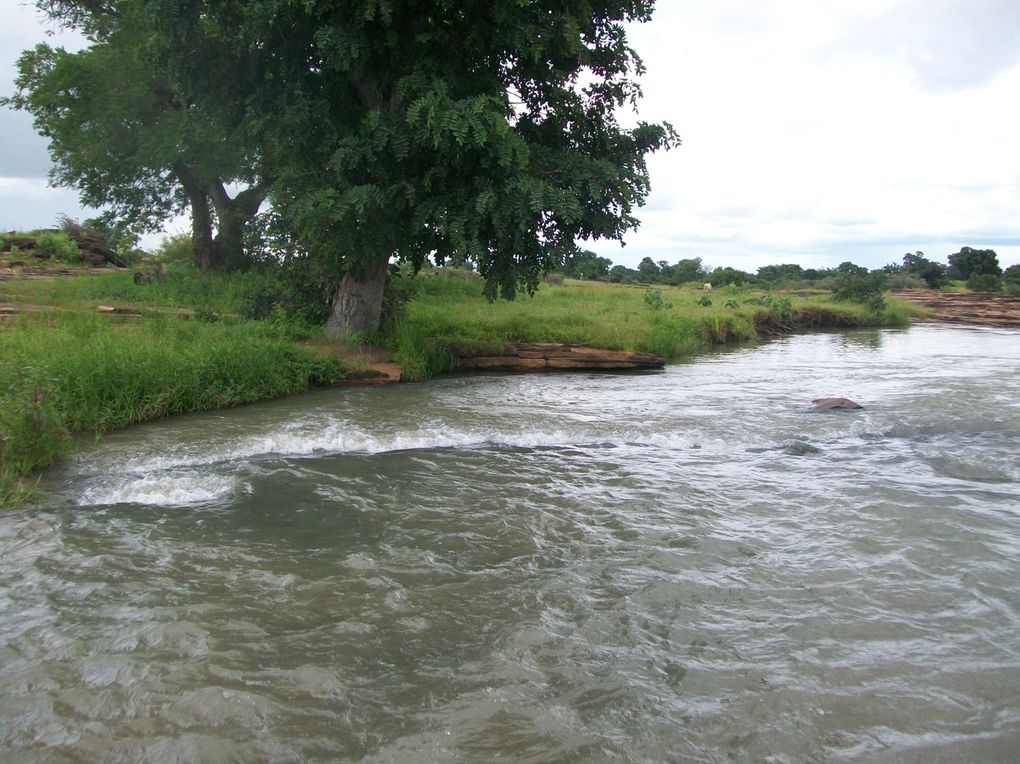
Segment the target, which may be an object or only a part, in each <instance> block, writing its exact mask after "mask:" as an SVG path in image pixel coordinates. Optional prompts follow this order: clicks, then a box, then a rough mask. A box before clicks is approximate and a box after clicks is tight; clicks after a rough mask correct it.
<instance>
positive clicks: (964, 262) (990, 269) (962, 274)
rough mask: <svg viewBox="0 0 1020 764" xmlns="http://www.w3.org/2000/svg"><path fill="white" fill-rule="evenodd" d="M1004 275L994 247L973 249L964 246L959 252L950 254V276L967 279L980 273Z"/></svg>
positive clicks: (962, 279)
mask: <svg viewBox="0 0 1020 764" xmlns="http://www.w3.org/2000/svg"><path fill="white" fill-rule="evenodd" d="M985 273H987V274H992V275H994V276H1001V275H1002V268H1000V267H999V257H998V255H996V254H995V250H993V249H972V248H971V247H963V248H962V249H961V250H960V251H959V252H957V253H955V254H952V255H950V256H949V277H950V278H953V279H960V280H961V281H966V280H967V279H969V278H970V277H971V276H975V275H980V274H985Z"/></svg>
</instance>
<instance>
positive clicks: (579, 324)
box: [388, 269, 910, 379]
mask: <svg viewBox="0 0 1020 764" xmlns="http://www.w3.org/2000/svg"><path fill="white" fill-rule="evenodd" d="M401 289H403V290H405V292H406V293H407V296H408V298H409V299H408V302H407V305H406V307H405V309H404V311H403V314H402V315H401V316H400V317H399V318H398V319H397V320H396V321H395V323H394V327H393V329H392V331H391V333H390V336H389V338H388V339H389V343H390V345H391V346H392V347H393V348H394V349H395V351H396V354H397V357H398V361H399V362H400V363H401V365H402V366H403V367H404V370H405V376H407V377H408V378H410V379H422V378H427V377H429V376H433V375H434V374H436V373H441V372H443V371H447V370H449V368H450V363H451V362H450V356H449V353H447V352H445V349H446V348H447V347H448V346H449V345H463V346H466V347H468V348H471V349H472V350H475V351H479V352H499V350H500V349H501V348H503V347H504V346H505V345H507V344H509V343H513V342H573V343H587V344H591V345H595V346H597V347H603V348H612V349H618V350H636V351H642V352H646V353H654V354H656V355H660V356H663V357H664V358H666V359H670V360H675V359H678V358H683V357H686V356H690V355H693V354H695V353H698V352H699V351H702V350H704V349H705V348H706V347H708V346H710V345H717V344H723V343H729V342H740V341H747V340H752V339H754V338H755V337H757V336H758V335H759V334H760V333H773V332H782V331H787V332H788V331H796V330H799V329H804V328H818V327H852V326H882V325H897V326H899V325H905V324H906V323H907V321H908V320H909V310H910V308H909V306H908V304H907V303H904V302H902V301H897V300H890V305H889V307H888V308H887V309H886V310H885V311H884V312H882V313H877V314H876V313H873V312H870V311H868V309H867V308H865V307H864V306H861V305H856V304H853V303H834V302H832V301H831V300H829V299H828V298H826V297H820V296H810V297H807V298H801V297H797V296H793V295H791V296H787V297H782V298H778V299H776V300H775V301H774V302H775V304H770V305H769V306H765V307H763V306H762V305H761V304H760V303H762V302H763V301H764V302H769V303H771V300H770V299H769V298H766V297H765V296H763V295H762V294H760V293H756V292H752V291H749V290H741V289H730V288H726V289H721V290H716V291H714V292H711V293H705V292H701V291H700V290H693V289H682V288H668V287H667V288H660V287H656V291H659V292H660V295H659V296H660V298H661V299H656V300H650V301H649V300H646V299H645V296H646V294H648V292H649V290H648V288H647V287H634V286H622V285H618V284H604V283H596V282H580V281H570V280H567V281H566V282H564V283H563V284H543V285H542V287H541V289H539V291H538V292H537V293H536V294H535V295H533V296H527V295H524V296H520V297H518V298H517V299H516V300H514V301H512V302H507V301H498V302H491V303H490V302H488V301H486V300H485V299H484V298H483V297H482V294H481V282H480V280H478V279H472V278H470V277H468V276H466V275H465V274H464V273H463V272H459V271H455V270H452V269H444V270H439V271H435V272H431V273H423V274H421V275H419V276H418V277H416V278H403V279H401ZM706 297H707V298H708V300H707V301H710V302H711V304H710V305H706V304H699V301H700V302H706V300H705V298H706ZM649 303H651V305H650V304H649ZM655 305H657V306H658V307H653V306H655Z"/></svg>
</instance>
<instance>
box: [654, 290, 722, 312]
mask: <svg viewBox="0 0 1020 764" xmlns="http://www.w3.org/2000/svg"><path fill="white" fill-rule="evenodd" d="M710 304H711V303H710ZM645 307H646V308H648V309H649V310H669V309H670V308H672V307H673V303H671V302H666V301H665V300H664V299H662V290H661V289H649V290H648V291H647V292H645Z"/></svg>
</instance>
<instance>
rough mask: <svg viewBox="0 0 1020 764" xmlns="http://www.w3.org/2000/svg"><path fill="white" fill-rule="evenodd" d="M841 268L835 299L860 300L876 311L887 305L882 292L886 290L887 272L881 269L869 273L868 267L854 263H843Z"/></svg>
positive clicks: (836, 284) (834, 288) (833, 293)
mask: <svg viewBox="0 0 1020 764" xmlns="http://www.w3.org/2000/svg"><path fill="white" fill-rule="evenodd" d="M839 270H840V273H839V275H838V276H837V277H836V282H835V284H834V286H833V289H832V297H833V299H834V300H839V301H841V302H858V303H861V304H862V305H866V306H868V308H869V309H870V310H873V311H876V312H877V311H880V310H882V309H883V308H884V307H885V298H884V297H883V296H882V292H884V291H885V284H886V274H884V273H882V272H881V271H874V272H872V273H869V272H868V269H867V268H862V267H861V266H859V265H854V264H853V263H843V264H842V265H840V266H839Z"/></svg>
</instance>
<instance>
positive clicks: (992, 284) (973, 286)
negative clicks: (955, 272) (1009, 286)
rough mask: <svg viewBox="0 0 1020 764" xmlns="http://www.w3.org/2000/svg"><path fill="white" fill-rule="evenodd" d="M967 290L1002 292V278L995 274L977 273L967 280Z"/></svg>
mask: <svg viewBox="0 0 1020 764" xmlns="http://www.w3.org/2000/svg"><path fill="white" fill-rule="evenodd" d="M967 289H969V290H970V291H972V292H992V293H998V292H1001V291H1002V278H1001V277H1000V276H998V275H996V274H994V273H975V274H974V275H972V276H971V277H970V278H969V279H967Z"/></svg>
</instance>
